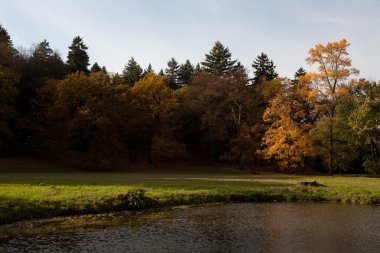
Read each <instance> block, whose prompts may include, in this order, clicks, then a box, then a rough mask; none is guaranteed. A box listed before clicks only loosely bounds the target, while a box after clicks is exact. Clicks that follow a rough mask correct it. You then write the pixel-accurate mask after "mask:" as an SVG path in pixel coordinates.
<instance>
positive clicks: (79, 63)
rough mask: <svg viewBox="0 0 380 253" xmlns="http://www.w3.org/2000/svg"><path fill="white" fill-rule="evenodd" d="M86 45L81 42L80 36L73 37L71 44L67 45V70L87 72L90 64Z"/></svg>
mask: <svg viewBox="0 0 380 253" xmlns="http://www.w3.org/2000/svg"><path fill="white" fill-rule="evenodd" d="M87 49H88V47H87V46H86V45H85V44H84V43H83V40H82V38H81V37H79V36H77V37H75V38H74V39H73V42H72V44H71V46H69V53H68V56H67V66H68V69H69V72H70V73H72V72H77V71H82V72H84V73H86V74H88V73H89V71H88V69H87V67H88V66H89V65H90V63H89V56H88V54H87V51H86V50H87Z"/></svg>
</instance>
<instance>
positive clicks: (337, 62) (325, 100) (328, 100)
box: [306, 39, 359, 175]
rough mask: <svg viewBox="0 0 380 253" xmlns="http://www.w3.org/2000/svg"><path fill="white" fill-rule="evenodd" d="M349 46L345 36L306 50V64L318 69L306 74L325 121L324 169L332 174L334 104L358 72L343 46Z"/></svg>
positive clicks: (334, 122)
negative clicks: (326, 145)
mask: <svg viewBox="0 0 380 253" xmlns="http://www.w3.org/2000/svg"><path fill="white" fill-rule="evenodd" d="M349 46H350V44H349V43H347V41H346V40H345V39H342V40H341V41H338V42H329V43H327V44H326V45H322V44H317V45H315V46H314V47H313V48H311V49H310V50H309V57H308V58H307V59H306V61H307V63H309V64H317V67H318V71H317V72H314V73H310V76H311V80H312V83H313V86H314V91H315V93H316V96H318V101H319V109H320V110H321V111H323V112H324V116H325V117H326V119H327V123H328V172H329V175H332V174H333V168H334V153H335V150H334V142H335V140H334V127H335V125H336V107H337V104H338V103H339V100H340V98H341V97H342V96H344V95H345V94H348V90H347V87H346V86H347V83H346V81H347V80H348V79H349V78H350V76H351V75H356V74H358V73H359V71H358V70H356V69H355V68H352V67H351V59H350V58H349V56H348V52H347V48H348V47H349Z"/></svg>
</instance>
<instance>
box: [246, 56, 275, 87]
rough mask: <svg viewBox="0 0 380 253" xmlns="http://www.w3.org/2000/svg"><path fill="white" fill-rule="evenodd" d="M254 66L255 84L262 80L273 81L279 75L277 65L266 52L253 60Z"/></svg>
mask: <svg viewBox="0 0 380 253" xmlns="http://www.w3.org/2000/svg"><path fill="white" fill-rule="evenodd" d="M252 67H253V68H254V74H255V77H254V78H253V83H254V84H258V83H260V82H262V81H271V80H272V79H274V78H276V77H278V73H277V72H276V71H275V68H276V66H275V65H274V64H273V61H272V60H269V58H268V56H267V55H266V54H264V53H261V55H259V56H257V58H256V59H255V60H254V61H253V64H252Z"/></svg>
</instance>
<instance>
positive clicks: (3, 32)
mask: <svg viewBox="0 0 380 253" xmlns="http://www.w3.org/2000/svg"><path fill="white" fill-rule="evenodd" d="M0 43H5V44H7V45H8V46H12V40H11V36H9V33H8V31H7V29H5V28H4V27H3V26H2V25H1V24H0Z"/></svg>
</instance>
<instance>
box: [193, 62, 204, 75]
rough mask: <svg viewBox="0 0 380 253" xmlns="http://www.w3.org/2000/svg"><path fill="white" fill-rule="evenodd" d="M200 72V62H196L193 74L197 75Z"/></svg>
mask: <svg viewBox="0 0 380 253" xmlns="http://www.w3.org/2000/svg"><path fill="white" fill-rule="evenodd" d="M201 72H202V68H201V64H199V63H197V65H195V68H194V75H197V74H199V73H201Z"/></svg>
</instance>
